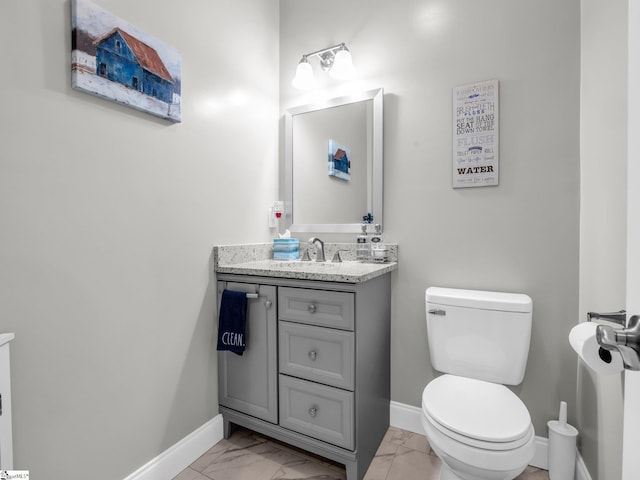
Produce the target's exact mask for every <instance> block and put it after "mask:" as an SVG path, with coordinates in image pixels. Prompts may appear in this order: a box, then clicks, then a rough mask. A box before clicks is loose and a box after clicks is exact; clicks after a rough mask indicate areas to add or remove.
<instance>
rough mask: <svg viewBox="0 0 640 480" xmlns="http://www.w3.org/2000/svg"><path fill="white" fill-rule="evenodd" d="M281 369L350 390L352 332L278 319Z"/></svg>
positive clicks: (352, 373)
mask: <svg viewBox="0 0 640 480" xmlns="http://www.w3.org/2000/svg"><path fill="white" fill-rule="evenodd" d="M279 340H280V343H279V348H280V373H286V374H289V375H293V376H295V377H301V378H306V379H307V380H314V381H316V382H320V383H326V384H328V385H332V386H334V387H341V388H347V389H350V390H353V378H354V365H353V364H354V339H353V332H345V331H344V330H336V329H332V328H323V327H315V326H310V325H302V324H299V323H290V322H280V326H279Z"/></svg>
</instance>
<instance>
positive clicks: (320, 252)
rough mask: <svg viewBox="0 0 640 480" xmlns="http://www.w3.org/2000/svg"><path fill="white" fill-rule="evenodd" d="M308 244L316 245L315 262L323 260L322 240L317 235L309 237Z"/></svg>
mask: <svg viewBox="0 0 640 480" xmlns="http://www.w3.org/2000/svg"><path fill="white" fill-rule="evenodd" d="M309 244H310V245H316V262H324V242H323V241H322V240H320V239H319V238H318V237H311V238H310V239H309Z"/></svg>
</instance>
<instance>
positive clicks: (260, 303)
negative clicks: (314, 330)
mask: <svg viewBox="0 0 640 480" xmlns="http://www.w3.org/2000/svg"><path fill="white" fill-rule="evenodd" d="M225 288H226V289H228V290H236V291H241V292H247V293H248V294H249V297H248V298H247V326H246V349H245V351H244V353H243V354H242V355H237V354H235V353H233V352H218V381H219V387H218V388H219V392H218V396H219V403H220V405H221V406H225V407H229V408H233V409H234V410H237V411H240V412H244V413H246V414H248V415H251V416H253V417H256V418H259V419H262V420H266V421H267V422H271V423H274V424H275V423H277V422H278V402H277V389H278V383H277V382H278V378H277V377H278V364H277V362H278V357H277V351H278V349H277V348H278V347H277V319H276V287H275V286H272V285H256V284H253V283H239V282H222V281H221V282H218V299H220V298H222V292H223V290H224V289H225ZM251 297H255V298H251ZM218 309H219V305H218Z"/></svg>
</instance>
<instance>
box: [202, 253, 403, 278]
mask: <svg viewBox="0 0 640 480" xmlns="http://www.w3.org/2000/svg"><path fill="white" fill-rule="evenodd" d="M335 250H340V252H341V255H342V257H343V259H344V260H343V261H342V262H340V263H334V262H331V261H326V262H316V261H306V262H305V261H302V260H273V259H272V256H273V249H272V246H271V244H250V245H225V246H217V247H214V255H213V256H214V268H215V271H216V272H217V273H231V274H237V275H255V276H260V277H279V278H293V279H301V280H320V281H327V282H344V283H362V282H366V281H367V280H371V279H373V278H376V277H378V276H380V275H384V274H385V273H388V272H391V271H393V270H395V269H396V268H397V267H398V262H397V261H396V260H397V245H392V246H391V248H390V252H391V255H390V258H391V260H393V261H389V262H384V263H364V262H359V261H356V260H355V259H354V258H355V248H353V249H351V248H350V245H349V244H325V255H326V258H329V259H330V258H332V256H333V253H334V252H335Z"/></svg>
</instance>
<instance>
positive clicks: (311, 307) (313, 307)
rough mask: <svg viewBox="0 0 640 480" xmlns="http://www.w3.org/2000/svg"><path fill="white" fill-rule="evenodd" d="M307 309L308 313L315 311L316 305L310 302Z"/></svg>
mask: <svg viewBox="0 0 640 480" xmlns="http://www.w3.org/2000/svg"><path fill="white" fill-rule="evenodd" d="M308 310H309V313H316V305H315V304H314V303H310V304H309V307H308Z"/></svg>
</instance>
